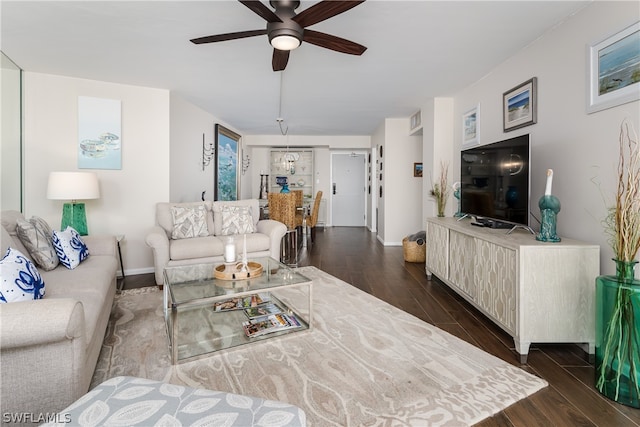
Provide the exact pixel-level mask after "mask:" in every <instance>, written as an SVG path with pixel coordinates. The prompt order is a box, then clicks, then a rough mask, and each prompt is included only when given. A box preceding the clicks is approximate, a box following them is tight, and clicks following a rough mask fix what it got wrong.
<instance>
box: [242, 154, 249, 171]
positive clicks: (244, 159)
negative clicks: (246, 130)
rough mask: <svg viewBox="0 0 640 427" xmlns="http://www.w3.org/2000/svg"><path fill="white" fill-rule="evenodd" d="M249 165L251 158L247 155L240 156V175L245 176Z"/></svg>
mask: <svg viewBox="0 0 640 427" xmlns="http://www.w3.org/2000/svg"><path fill="white" fill-rule="evenodd" d="M250 164H251V157H249V155H248V154H243V155H242V175H244V174H245V172H246V171H247V169H249V165H250Z"/></svg>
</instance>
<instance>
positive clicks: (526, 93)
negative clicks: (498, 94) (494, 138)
mask: <svg viewBox="0 0 640 427" xmlns="http://www.w3.org/2000/svg"><path fill="white" fill-rule="evenodd" d="M537 86H538V79H537V78H536V77H533V78H532V79H529V80H527V81H526V82H524V83H521V84H519V85H518V86H516V87H514V88H513V89H511V90H508V91H506V92H505V93H504V94H502V123H503V128H504V131H505V132H509V131H512V130H515V129H519V128H522V127H525V126H530V125H532V124H535V123H536V122H537V120H538V114H537V109H538V105H537V104H538V100H537V94H536V93H537Z"/></svg>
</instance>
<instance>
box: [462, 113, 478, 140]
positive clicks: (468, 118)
mask: <svg viewBox="0 0 640 427" xmlns="http://www.w3.org/2000/svg"><path fill="white" fill-rule="evenodd" d="M479 143H480V104H478V105H476V106H475V107H473V108H472V109H470V110H468V111H466V112H465V113H464V114H462V147H463V148H464V147H470V146H472V145H478V144H479Z"/></svg>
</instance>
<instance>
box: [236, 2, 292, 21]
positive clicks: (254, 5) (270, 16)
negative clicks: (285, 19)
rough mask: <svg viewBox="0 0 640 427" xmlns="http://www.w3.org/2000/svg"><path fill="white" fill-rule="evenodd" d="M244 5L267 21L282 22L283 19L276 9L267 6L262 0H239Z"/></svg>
mask: <svg viewBox="0 0 640 427" xmlns="http://www.w3.org/2000/svg"><path fill="white" fill-rule="evenodd" d="M238 1H239V2H240V3H242V4H243V5H245V6H247V7H248V8H249V9H251V10H252V11H253V12H254V13H255V14H256V15H258V16H260V17H261V18H262V19H264V20H265V21H267V22H282V19H280V18H279V17H278V15H276V14H275V12H274V11H272V10H271V9H269V8H268V7H267V6H265V5H264V4H263V3H262V2H261V1H255V0H238Z"/></svg>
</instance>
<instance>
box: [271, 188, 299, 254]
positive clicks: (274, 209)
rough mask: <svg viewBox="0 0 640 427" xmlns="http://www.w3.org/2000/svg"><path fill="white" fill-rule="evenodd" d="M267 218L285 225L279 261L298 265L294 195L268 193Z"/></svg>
mask: <svg viewBox="0 0 640 427" xmlns="http://www.w3.org/2000/svg"><path fill="white" fill-rule="evenodd" d="M267 197H268V198H267V200H268V203H269V219H273V220H276V221H280V222H281V223H283V224H284V225H286V226H287V232H286V233H285V235H284V237H283V238H282V239H283V242H282V244H281V248H282V249H281V254H280V261H282V262H283V263H284V264H287V265H292V266H297V265H298V230H297V226H296V225H297V224H296V212H297V208H296V195H295V194H294V193H291V192H290V193H269V194H268V196H267Z"/></svg>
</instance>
